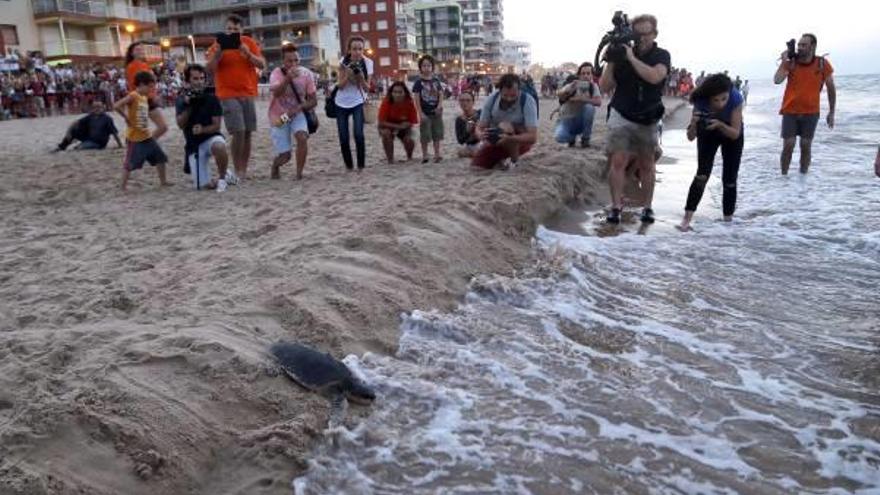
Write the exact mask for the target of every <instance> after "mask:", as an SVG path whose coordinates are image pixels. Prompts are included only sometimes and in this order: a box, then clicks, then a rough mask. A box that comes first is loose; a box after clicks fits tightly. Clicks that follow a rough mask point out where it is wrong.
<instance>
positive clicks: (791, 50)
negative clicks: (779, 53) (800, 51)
mask: <svg viewBox="0 0 880 495" xmlns="http://www.w3.org/2000/svg"><path fill="white" fill-rule="evenodd" d="M785 46H786V47H788V53H787V54H786V56H787V57H788V60H789V61H792V60H794V59H796V58H797V41H795V39H794V38H792V39H790V40H788V41H787V42H786V43H785Z"/></svg>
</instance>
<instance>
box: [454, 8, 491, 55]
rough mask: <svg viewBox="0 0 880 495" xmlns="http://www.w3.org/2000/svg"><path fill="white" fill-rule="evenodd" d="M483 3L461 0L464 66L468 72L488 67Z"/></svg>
mask: <svg viewBox="0 0 880 495" xmlns="http://www.w3.org/2000/svg"><path fill="white" fill-rule="evenodd" d="M483 1H484V0H459V4H460V5H461V8H462V32H463V37H464V64H465V70H466V71H467V72H480V71H484V70H485V66H486V47H485V35H484V34H483Z"/></svg>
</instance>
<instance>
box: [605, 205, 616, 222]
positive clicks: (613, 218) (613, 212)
mask: <svg viewBox="0 0 880 495" xmlns="http://www.w3.org/2000/svg"><path fill="white" fill-rule="evenodd" d="M605 222H607V223H610V224H614V225H617V224H619V223H620V208H611V211H610V212H609V213H608V216H607V217H605Z"/></svg>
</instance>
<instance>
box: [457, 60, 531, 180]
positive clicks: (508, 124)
mask: <svg viewBox="0 0 880 495" xmlns="http://www.w3.org/2000/svg"><path fill="white" fill-rule="evenodd" d="M521 84H522V83H521V81H520V78H519V76H517V75H516V74H504V75H503V76H501V79H499V80H498V90H497V91H495V92H494V93H492V94H491V95H489V97H488V98H486V103H484V104H483V110H482V112H481V113H480V121H479V124H477V128H476V135H477V138H479V139H480V140H481V141H484V144H483V146H482V147H481V148H480V149H479V150H477V152H476V154H475V155H474V157H473V159H472V160H471V165H472V166H474V167H478V168H495V167H499V168H500V169H502V170H510V169H512V168H514V167H516V162H517V160H518V159H519V157H520V156H522V155H523V154H525V153H527V152H528V151H529V150H530V149H532V146H533V145H534V144H535V143H536V142H537V141H538V103H537V102H536V101H535V99H534V98H532V96H531V95H529V94H528V93H526V92H525V91H523V90H522V89H521Z"/></svg>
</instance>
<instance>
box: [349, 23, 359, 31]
mask: <svg viewBox="0 0 880 495" xmlns="http://www.w3.org/2000/svg"><path fill="white" fill-rule="evenodd" d="M360 30H361V26H360V24H358V23H356V22H352V23H351V32H352V33H357V32H358V31H360Z"/></svg>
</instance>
